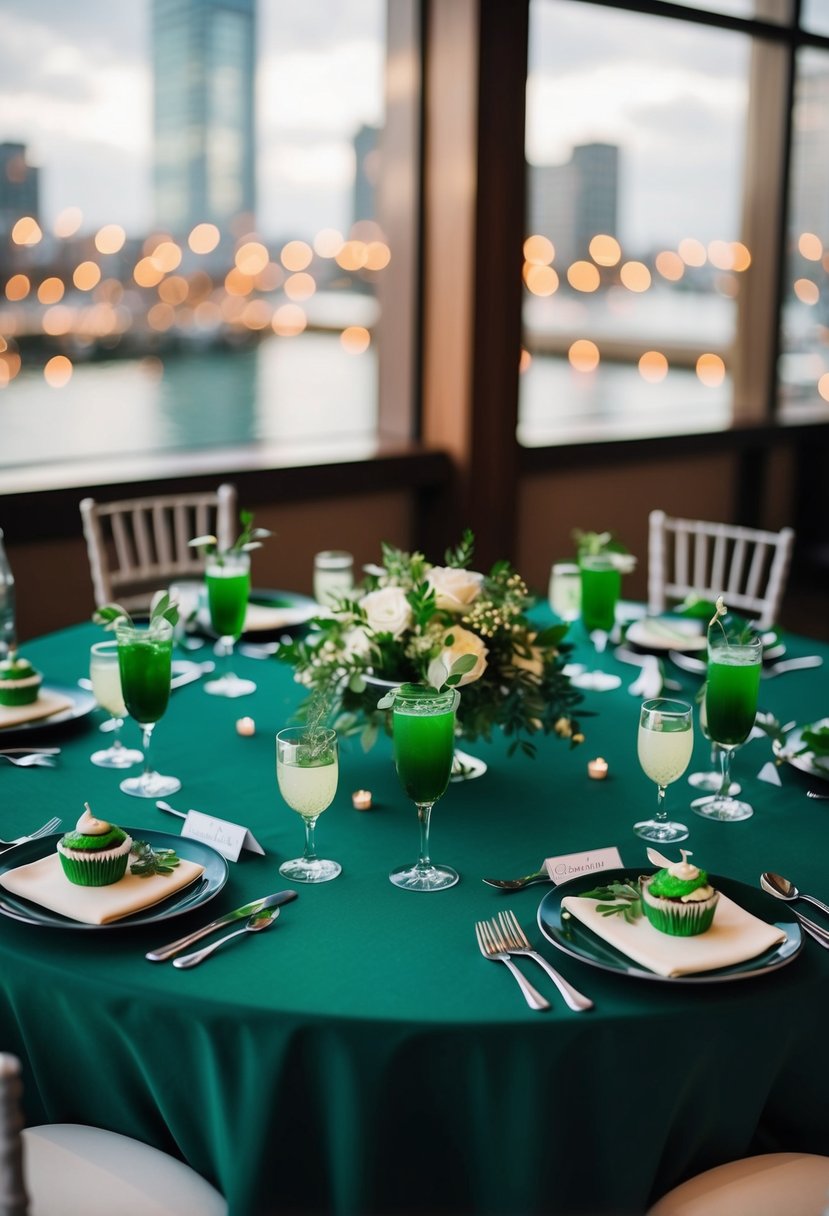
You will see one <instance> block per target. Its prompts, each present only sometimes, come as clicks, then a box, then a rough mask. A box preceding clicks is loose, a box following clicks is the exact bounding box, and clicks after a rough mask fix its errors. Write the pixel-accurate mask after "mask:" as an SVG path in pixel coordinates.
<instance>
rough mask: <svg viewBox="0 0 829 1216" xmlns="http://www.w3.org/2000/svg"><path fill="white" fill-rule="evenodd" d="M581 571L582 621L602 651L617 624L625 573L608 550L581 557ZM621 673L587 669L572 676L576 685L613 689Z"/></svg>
mask: <svg viewBox="0 0 829 1216" xmlns="http://www.w3.org/2000/svg"><path fill="white" fill-rule="evenodd" d="M579 569H580V571H581V621H582V625H583V626H584V630H585V632H586V633H587V635H588V637H589V638H590V641H591V642H592V643H593V645H594V647H595V648H596V651H597V652H598V653H599V654H602V653H604V650H605V648H606V647H607V641H608V637H609V636H610V631H611V629H612V628H613V626H614V624H615V623H616V604H617V602H618V599H619V595H620V593H621V590H622V572H621V569H620V568H619V566H618V565H617V564H616V562H615V561H614V560H613V558H612V557H610V556H608V555H607V554H604V553H598V554H595V555H592V554H591V555H585V556H583V557H581V558H580V559H579ZM621 682H622V681H621V680H620V678H619V677H618V676H613V675H610V674H609V673H608V672H605V671H583V672H581V673H579V674H578V675H575V676H573V677H572V683H573V684H574V685H575V687H576V688H585V689H590V690H592V691H593V692H609V691H610V689H612V688H618V687H619V685H620V684H621Z"/></svg>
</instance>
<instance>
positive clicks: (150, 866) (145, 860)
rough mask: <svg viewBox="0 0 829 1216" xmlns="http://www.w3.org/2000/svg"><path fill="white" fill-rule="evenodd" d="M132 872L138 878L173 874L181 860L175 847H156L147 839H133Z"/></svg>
mask: <svg viewBox="0 0 829 1216" xmlns="http://www.w3.org/2000/svg"><path fill="white" fill-rule="evenodd" d="M131 856H134V857H135V861H132V862H130V873H131V874H135V875H136V876H137V877H138V878H149V877H150V875H151V874H172V872H173V870H174V869H175V868H176V866H177V865H178V864H179V862H180V860H181V859H180V858H179V856H178V854H177V853H176V852H175V850H174V849H154V848H153V846H152V845H151V844H148V843H147V841H146V840H136V841H133V846H132V851H131Z"/></svg>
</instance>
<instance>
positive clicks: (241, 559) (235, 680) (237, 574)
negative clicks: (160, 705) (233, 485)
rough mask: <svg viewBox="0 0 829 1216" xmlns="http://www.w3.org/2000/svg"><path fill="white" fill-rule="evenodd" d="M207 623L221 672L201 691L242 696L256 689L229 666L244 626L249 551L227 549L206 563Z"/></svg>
mask: <svg viewBox="0 0 829 1216" xmlns="http://www.w3.org/2000/svg"><path fill="white" fill-rule="evenodd" d="M204 581H205V583H206V585H207V603H208V606H209V608H210V624H211V625H212V626H213V629H214V630H215V631H216V633H217V634H218V635H219V638H220V639H221V643H222V646H223V647H224V654H225V671H224V673H223V674H222V675H221V676H219V677H218V678H217V679H215V680H208V682H207V683H206V684H205V686H204V691H205V692H209V693H210V694H211V695H212V696H214V697H245V696H247V695H248V694H249V693H252V692H256V685H255V684H254V682H253V680H243V679H241V678H240V677H239V676H237V675H235V673H234V672H233V670H232V669H231V660H232V655H233V645H234V643H235V642H237V641H238V639H239V637H240V636H241V633H242V630H243V629H244V626H245V613H246V612H247V607H248V597H249V596H250V554H249V553H244V552H236V551H235V550H234V551H230V552H227V553H217V554H215V555H214V556H213V557H212V558H211V559H210V561H209V562H208V565H207V569H206V570H205V574H204Z"/></svg>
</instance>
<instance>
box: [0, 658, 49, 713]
mask: <svg viewBox="0 0 829 1216" xmlns="http://www.w3.org/2000/svg"><path fill="white" fill-rule="evenodd" d="M42 683H43V676H42V675H41V674H40V672H39V671H35V669H34V667H32V665H31V663H30V662H29V661H28V659H22V658H21V657H20V656H19V655H14V656H12V657H11V658H8V659H4V660H3V662H2V663H0V705H10V706H16V705H31V704H32V702H33V701H36V700H37V696H38V693H39V692H40V686H41V684H42Z"/></svg>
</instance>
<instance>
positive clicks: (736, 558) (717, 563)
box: [648, 511, 794, 629]
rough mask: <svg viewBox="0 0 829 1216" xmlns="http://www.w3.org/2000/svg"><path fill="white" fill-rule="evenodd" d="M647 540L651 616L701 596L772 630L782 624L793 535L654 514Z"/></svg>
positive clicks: (650, 517) (792, 533) (650, 521)
mask: <svg viewBox="0 0 829 1216" xmlns="http://www.w3.org/2000/svg"><path fill="white" fill-rule="evenodd" d="M649 525H650V527H649V536H648V611H649V612H650V613H651V614H654V615H657V614H659V613H660V612H664V611H665V609H666V607H667V606H668V604H669V603H671V602H676V601H679V600H683V599H685V597H686V596H688V595H692V594H693V595H697V596H699V597H700V598H702V599H710V600H716V598H717V596H719V595H722V596H723V597H724V598H725V602H726V605H727V607H728V608H730V609H733V610H736V611H740V612H744V613H746V614H747V615H748V616H750V617H754V618H756V620H757V625H758V627H759V628H761V629H768V628H769V626H771V625H773V624H774V623H775V622H776V621H777V619H778V613H779V610H780V603H781V600H782V598H783V591H784V589H785V585H786V577H787V575H788V572H789V563H790V561H791V554H792V547H793V545H794V532H793V531H792V529H791V528H781V530H780V531H779V532H766V531H763V530H762V529H759V528H742V527H737V526H734V525H730V524H720V523H709V522H707V521H706V520H701V519H675V518H672V517H671V516H669V515H666V514H665V512H664V511H651V513H650V516H649Z"/></svg>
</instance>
